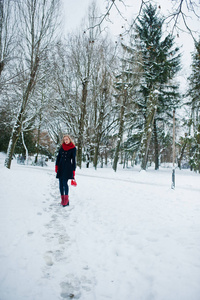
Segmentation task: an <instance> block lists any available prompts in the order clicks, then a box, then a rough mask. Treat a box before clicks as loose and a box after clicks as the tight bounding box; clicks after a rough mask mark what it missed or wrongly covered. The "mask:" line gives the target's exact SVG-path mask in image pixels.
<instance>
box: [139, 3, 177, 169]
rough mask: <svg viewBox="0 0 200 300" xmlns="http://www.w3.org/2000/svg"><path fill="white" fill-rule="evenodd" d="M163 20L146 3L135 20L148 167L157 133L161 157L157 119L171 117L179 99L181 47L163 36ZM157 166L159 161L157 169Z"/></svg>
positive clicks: (143, 148) (143, 149) (143, 153)
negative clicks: (173, 80) (140, 64)
mask: <svg viewBox="0 0 200 300" xmlns="http://www.w3.org/2000/svg"><path fill="white" fill-rule="evenodd" d="M162 24H163V20H162V18H161V17H159V16H158V15H157V12H156V7H153V6H152V5H151V4H150V5H149V6H147V7H146V8H145V9H144V11H143V14H142V16H141V18H140V19H139V21H138V23H137V24H136V37H135V41H136V50H137V51H139V52H140V53H141V57H142V66H141V68H142V76H141V82H140V94H141V96H140V97H139V101H137V105H138V108H139V112H140V114H141V115H142V116H143V132H142V136H141V150H140V151H141V159H142V162H141V167H142V169H144V170H145V169H146V167H147V161H148V151H149V145H150V141H151V138H152V134H153V135H154V145H155V153H157V157H158V145H157V143H158V141H157V136H158V135H157V130H158V129H157V123H158V120H159V119H161V120H162V121H163V120H164V119H168V118H169V116H168V114H170V113H171V112H172V110H173V109H174V108H175V107H176V106H177V103H178V93H177V90H178V85H177V84H174V83H173V82H172V79H174V76H175V75H176V73H177V72H178V70H179V68H180V54H178V51H179V49H178V48H177V47H174V38H173V37H172V36H171V35H170V34H168V35H167V36H166V37H165V38H164V39H163V32H162ZM157 168H158V161H157V164H156V169H157Z"/></svg>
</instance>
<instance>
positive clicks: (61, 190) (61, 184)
mask: <svg viewBox="0 0 200 300" xmlns="http://www.w3.org/2000/svg"><path fill="white" fill-rule="evenodd" d="M59 189H60V194H61V196H62V195H64V185H63V179H62V178H59Z"/></svg>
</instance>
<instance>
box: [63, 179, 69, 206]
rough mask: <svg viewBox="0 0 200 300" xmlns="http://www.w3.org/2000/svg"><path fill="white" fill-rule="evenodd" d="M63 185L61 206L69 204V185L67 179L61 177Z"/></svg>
mask: <svg viewBox="0 0 200 300" xmlns="http://www.w3.org/2000/svg"><path fill="white" fill-rule="evenodd" d="M63 186H64V190H65V195H64V201H63V206H67V205H69V196H68V192H69V187H68V179H63Z"/></svg>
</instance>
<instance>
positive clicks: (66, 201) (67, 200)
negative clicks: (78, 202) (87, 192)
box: [63, 195, 69, 207]
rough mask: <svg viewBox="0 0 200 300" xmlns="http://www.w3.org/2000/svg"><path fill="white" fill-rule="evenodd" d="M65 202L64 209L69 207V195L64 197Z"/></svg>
mask: <svg viewBox="0 0 200 300" xmlns="http://www.w3.org/2000/svg"><path fill="white" fill-rule="evenodd" d="M63 197H64V201H63V207H64V206H67V205H69V196H68V195H64V196H63Z"/></svg>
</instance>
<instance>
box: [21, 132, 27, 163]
mask: <svg viewBox="0 0 200 300" xmlns="http://www.w3.org/2000/svg"><path fill="white" fill-rule="evenodd" d="M21 136H22V143H23V146H24V149H25V151H26V161H25V165H28V148H27V147H26V144H25V140H24V131H23V130H22V131H21Z"/></svg>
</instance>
